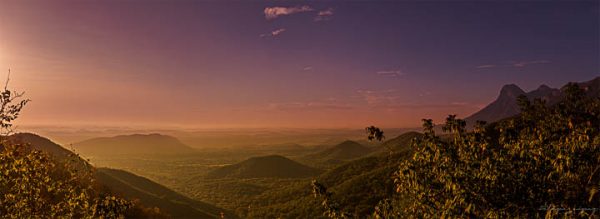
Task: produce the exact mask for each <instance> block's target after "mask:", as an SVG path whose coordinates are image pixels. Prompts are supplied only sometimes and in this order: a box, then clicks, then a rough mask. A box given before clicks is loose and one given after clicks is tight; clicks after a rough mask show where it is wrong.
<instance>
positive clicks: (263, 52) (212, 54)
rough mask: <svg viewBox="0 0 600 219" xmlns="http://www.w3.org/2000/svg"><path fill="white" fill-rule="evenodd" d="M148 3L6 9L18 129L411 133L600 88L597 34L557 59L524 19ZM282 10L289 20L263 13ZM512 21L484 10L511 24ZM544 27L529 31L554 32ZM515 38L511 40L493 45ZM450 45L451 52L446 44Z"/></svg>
mask: <svg viewBox="0 0 600 219" xmlns="http://www.w3.org/2000/svg"><path fill="white" fill-rule="evenodd" d="M138 3H139V2H137V3H136V2H119V1H115V2H107V3H103V2H101V1H99V2H65V1H52V2H48V1H39V2H38V1H26V2H20V1H6V2H3V6H2V7H1V8H0V69H8V68H11V69H12V76H11V84H10V86H11V87H12V88H13V89H16V90H20V91H25V92H26V96H27V98H30V99H31V100H32V102H30V103H29V104H28V105H27V106H26V108H25V110H24V112H23V113H22V118H21V119H20V120H19V124H20V125H23V126H28V125H29V126H31V125H57V126H77V127H86V126H127V127H153V128H158V127H189V128H211V127H218V128H232V127H296V128H362V127H364V126H367V125H372V124H374V125H378V126H381V127H415V126H420V120H421V118H433V119H434V120H437V121H441V120H442V119H443V118H444V117H445V116H446V115H447V114H458V115H459V116H461V117H464V116H468V115H470V114H472V113H474V112H476V111H477V110H478V109H480V108H481V107H482V106H484V105H486V104H487V103H489V102H491V101H493V99H494V98H495V97H496V95H497V92H498V91H499V89H500V87H502V85H503V84H507V83H517V84H519V85H520V86H522V87H523V88H524V89H526V90H528V89H532V88H535V87H537V86H538V85H539V84H542V83H545V84H549V85H551V86H554V87H556V86H560V85H562V84H564V83H566V81H584V80H588V79H590V78H592V76H594V75H595V74H597V71H594V70H597V65H596V66H595V65H594V61H593V59H594V56H593V55H592V56H588V55H589V54H588V55H585V54H586V52H588V50H590V49H589V48H594V47H590V40H589V39H593V38H594V36H595V35H597V33H590V34H589V35H590V36H587V35H585V36H583V35H578V37H579V38H577V39H576V40H573V42H572V44H570V45H571V47H561V48H558V49H563V50H565V51H562V52H560V55H561V56H559V55H557V54H559V53H556V54H549V53H547V52H545V50H539V49H538V50H536V48H550V49H553V48H552V47H553V46H557V45H559V44H557V43H556V42H563V44H561V45H564V42H567V41H565V39H559V38H556V39H552V38H548V39H546V41H539V39H540V36H543V37H549V35H547V34H545V33H546V30H545V29H539V30H538V29H531V28H530V27H520V26H518V25H515V24H521V23H522V20H515V21H514V23H513V24H512V26H510V27H503V26H498V28H497V29H493V28H490V29H487V30H485V29H481V28H480V27H479V26H469V25H480V24H477V23H461V22H454V21H452V20H451V18H455V17H457V16H458V15H456V14H452V10H445V8H447V7H455V6H454V5H442V4H439V5H440V6H438V5H433V7H435V8H431V7H432V6H427V7H430V8H427V7H423V8H422V6H421V5H412V4H391V3H380V4H372V5H368V7H367V8H366V9H363V8H365V7H366V5H355V4H342V3H340V2H331V3H329V4H328V3H314V4H311V5H307V6H306V7H298V8H299V9H298V10H296V9H294V10H291V9H292V8H294V7H296V6H295V5H279V4H275V3H268V4H267V3H260V2H253V3H242V2H238V3H201V2H187V1H185V2H184V1H182V2H176V3H174V4H166V3H165V2H154V3H151V4H138ZM282 4H283V3H282ZM274 6H278V7H289V10H287V9H286V10H281V11H277V10H279V9H277V10H276V9H273V10H266V9H267V8H273V7H274ZM500 6H502V7H497V8H499V9H490V8H489V5H482V7H480V8H481V9H482V10H484V11H485V10H505V11H506V12H509V11H511V7H508V6H505V5H500ZM576 6H577V5H576ZM456 7H457V8H456V10H462V9H460V8H464V7H458V6H456ZM469 7H471V6H469ZM472 7H475V6H472ZM477 7H479V6H477ZM561 7H562V6H561ZM577 7H579V6H577ZM533 8H535V7H533ZM558 8H560V7H557V10H558ZM441 9H444V10H441ZM550 9H552V10H554V9H553V8H550ZM550 9H548V10H550ZM403 10H405V11H403ZM406 10H410V11H406ZM420 10H422V11H431V10H439V11H440V13H438V14H436V16H434V17H430V16H429V15H428V16H429V17H428V18H427V19H429V20H427V19H425V20H423V22H434V23H418V22H416V23H415V22H408V21H411V20H422V19H421V18H420V17H419V16H424V15H425V14H420V13H418V12H419V11H420ZM267 12H268V13H272V14H267ZM283 12H285V13H283ZM292 12H293V13H292ZM375 12H377V13H375ZM468 12H471V11H468ZM278 13H279V14H278ZM590 13H592V15H593V13H596V14H597V12H596V11H590ZM460 14H461V16H462V15H464V16H467V17H465V18H457V19H467V18H468V16H474V17H480V16H481V15H480V14H477V13H474V14H470V13H466V12H465V13H460ZM544 14H546V12H545V11H540V12H539V13H537V12H535V13H534V15H539V16H540V18H537V17H535V16H534V15H531V16H530V15H529V12H528V13H527V14H523V16H526V15H527V16H529V18H528V19H531V22H532V23H543V22H549V21H547V18H546V17H543V16H545V15H544ZM508 15H510V14H507V16H508ZM555 15H556V16H557V18H556V19H559V18H560V17H561V16H563V15H562V14H555ZM578 15H580V16H587V14H586V13H578ZM403 16H405V17H403ZM406 16H412V17H406ZM515 16H517V17H518V16H520V15H519V14H515V15H511V17H515ZM564 16H565V17H570V18H572V20H567V21H564V22H565V24H564V25H565V27H564V28H581V29H586V28H587V26H585V25H588V24H589V25H588V26H593V25H594V23H593V22H591V23H585V22H583V24H585V25H583V24H582V20H585V19H586V18H587V17H573V16H572V15H571V14H564ZM482 19H483V20H482V21H481V22H484V21H485V22H484V23H482V25H483V24H486V25H487V24H494V25H504V23H502V22H496V21H497V20H494V19H503V20H506V19H504V18H502V16H500V17H498V18H496V17H493V16H491V17H487V18H482ZM485 19H490V20H485ZM578 19H579V20H578ZM563 20H564V19H563ZM517 21H518V22H517ZM445 22H447V23H445ZM507 22H509V23H510V22H512V21H510V20H509V21H507ZM519 22H521V23H519ZM574 23H577V24H582V25H580V26H581V27H580V26H576V27H573V25H571V24H574ZM449 25H455V26H454V29H448V28H447V27H449ZM507 25H508V24H507ZM542 26H543V25H542ZM424 27H427V28H424ZM550 27H552V26H550ZM507 28H514V29H512V30H510V31H512V32H513V33H515V38H514V39H512V38H511V39H507V38H506V37H504V38H498V39H494V38H489V39H488V38H486V37H488V36H502V34H500V33H499V32H498V31H505V30H506V29H507ZM552 28H557V27H552ZM558 28H561V27H558ZM357 30H361V31H357ZM565 30H566V29H565ZM486 31H487V32H486ZM569 31H570V30H569ZM521 32H522V34H519V33H521ZM567 32H568V31H567ZM474 33H475V34H474ZM478 34H479V35H482V36H478ZM594 34H595V35H594ZM442 36H443V37H444V38H443V40H444V41H448V44H439V42H442V41H441V40H440V39H438V38H437V37H442ZM516 36H518V38H517V37H516ZM557 37H563V36H557ZM498 40H504V41H505V42H504V43H505V44H504V45H497V44H495V42H498ZM473 42H481V43H480V44H474V43H473ZM526 42H532V43H531V44H530V45H531V48H522V47H523V44H524V43H526ZM537 43H539V45H537ZM435 45H437V46H435ZM544 46H545V47H544ZM568 48H571V49H572V51H578V52H581V54H579V53H574V52H571V50H569V49H568ZM558 49H557V50H558ZM456 51H469V52H465V53H464V54H463V53H462V52H461V53H456ZM492 51H493V52H492ZM536 51H539V52H536ZM589 52H591V53H593V51H591V50H590V51H589ZM490 53H493V55H489V56H484V55H481V54H490ZM582 54H583V55H582ZM579 57H588V58H579ZM540 60H542V61H540ZM562 60H568V61H562ZM574 60H575V61H574ZM596 61H597V60H596ZM481 66H485V67H481ZM582 66H583V67H582ZM576 67H577V68H576ZM566 69H577V70H575V71H570V74H564V73H561V72H564V71H565V70H566ZM5 75H6V70H4V71H0V77H2V78H4V77H5ZM567 76H568V77H567Z"/></svg>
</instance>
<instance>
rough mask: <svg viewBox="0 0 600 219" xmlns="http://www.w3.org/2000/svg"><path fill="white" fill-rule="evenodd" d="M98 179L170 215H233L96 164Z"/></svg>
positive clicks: (119, 192) (133, 198)
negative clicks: (98, 166)
mask: <svg viewBox="0 0 600 219" xmlns="http://www.w3.org/2000/svg"><path fill="white" fill-rule="evenodd" d="M97 170H98V171H97V172H96V177H97V179H98V181H99V182H100V183H101V184H102V185H103V186H106V187H107V188H108V189H110V190H111V191H113V192H116V193H117V194H119V195H121V196H123V197H127V198H128V199H132V200H135V199H137V200H139V201H140V202H141V203H142V204H143V205H145V206H153V207H158V208H159V209H161V211H165V212H167V213H168V214H169V215H170V216H172V217H174V218H219V217H220V216H221V215H220V214H221V212H223V214H224V215H225V217H226V218H236V216H235V215H234V214H233V213H230V212H228V211H226V210H224V209H221V208H218V207H215V206H212V205H210V204H207V203H203V202H199V201H196V200H193V199H190V198H188V197H186V196H184V195H181V194H179V193H177V192H175V191H173V190H170V189H168V188H166V187H164V186H162V185H160V184H158V183H155V182H153V181H151V180H149V179H146V178H144V177H141V176H137V175H135V174H132V173H129V172H127V171H123V170H116V169H109V168H98V169H97Z"/></svg>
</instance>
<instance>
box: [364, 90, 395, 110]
mask: <svg viewBox="0 0 600 219" xmlns="http://www.w3.org/2000/svg"><path fill="white" fill-rule="evenodd" d="M356 92H357V93H358V95H359V97H361V98H362V99H363V100H364V101H365V102H367V105H369V106H388V105H392V104H394V103H396V100H397V99H398V98H400V96H399V95H398V94H397V92H396V90H394V89H390V90H384V91H374V90H358V91H356Z"/></svg>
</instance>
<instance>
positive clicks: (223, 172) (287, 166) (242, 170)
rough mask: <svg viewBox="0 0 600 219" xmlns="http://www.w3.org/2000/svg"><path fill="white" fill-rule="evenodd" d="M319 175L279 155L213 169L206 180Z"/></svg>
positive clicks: (307, 167)
mask: <svg viewBox="0 0 600 219" xmlns="http://www.w3.org/2000/svg"><path fill="white" fill-rule="evenodd" d="M319 173H321V171H320V170H318V169H315V168H312V167H309V166H306V165H303V164H300V163H298V162H296V161H293V160H290V159H288V158H286V157H283V156H279V155H269V156H261V157H252V158H249V159H247V160H245V161H242V162H240V163H237V164H232V165H227V166H223V167H220V168H218V169H215V170H213V171H211V172H209V173H208V174H207V177H208V178H226V177H229V178H303V177H311V176H315V175H318V174H319Z"/></svg>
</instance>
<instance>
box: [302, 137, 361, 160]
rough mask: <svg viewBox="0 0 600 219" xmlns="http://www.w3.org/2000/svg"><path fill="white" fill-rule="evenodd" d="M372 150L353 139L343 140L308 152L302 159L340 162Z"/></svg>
mask: <svg viewBox="0 0 600 219" xmlns="http://www.w3.org/2000/svg"><path fill="white" fill-rule="evenodd" d="M372 151H373V149H372V148H369V147H366V146H364V145H361V144H359V143H357V142H355V141H344V142H342V143H339V144H337V145H335V146H333V147H330V148H327V149H324V150H322V151H320V152H317V153H314V154H309V155H307V156H305V157H304V160H308V161H313V162H322V163H329V164H334V163H342V162H343V161H347V160H352V159H356V158H359V157H362V156H365V155H367V154H369V153H371V152H372Z"/></svg>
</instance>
